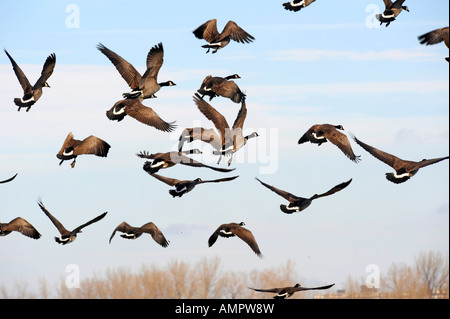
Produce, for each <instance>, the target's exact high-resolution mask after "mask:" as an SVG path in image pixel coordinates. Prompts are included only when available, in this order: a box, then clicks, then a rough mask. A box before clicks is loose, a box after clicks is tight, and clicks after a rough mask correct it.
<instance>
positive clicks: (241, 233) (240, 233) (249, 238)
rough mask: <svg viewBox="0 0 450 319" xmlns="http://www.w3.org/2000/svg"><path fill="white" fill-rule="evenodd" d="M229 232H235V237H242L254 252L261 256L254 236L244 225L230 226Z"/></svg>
mask: <svg viewBox="0 0 450 319" xmlns="http://www.w3.org/2000/svg"><path fill="white" fill-rule="evenodd" d="M231 232H232V233H233V234H235V235H236V236H237V237H239V238H240V239H242V240H243V241H244V242H246V243H247V245H249V246H250V248H251V249H252V250H253V251H254V252H255V254H256V255H258V257H262V254H261V251H260V250H259V247H258V243H257V242H256V239H255V237H254V236H253V234H252V232H251V231H249V230H248V229H247V228H244V227H237V228H232V229H231Z"/></svg>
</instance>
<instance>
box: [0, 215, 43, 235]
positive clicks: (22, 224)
mask: <svg viewBox="0 0 450 319" xmlns="http://www.w3.org/2000/svg"><path fill="white" fill-rule="evenodd" d="M13 231H17V232H19V233H21V234H22V235H25V236H27V237H30V238H33V239H39V238H41V234H40V233H39V232H38V231H37V230H36V228H34V226H33V225H31V224H30V223H29V222H28V221H27V220H25V219H24V218H22V217H17V218H14V219H13V220H11V221H10V222H9V223H0V236H7V235H9V234H10V233H11V232H13Z"/></svg>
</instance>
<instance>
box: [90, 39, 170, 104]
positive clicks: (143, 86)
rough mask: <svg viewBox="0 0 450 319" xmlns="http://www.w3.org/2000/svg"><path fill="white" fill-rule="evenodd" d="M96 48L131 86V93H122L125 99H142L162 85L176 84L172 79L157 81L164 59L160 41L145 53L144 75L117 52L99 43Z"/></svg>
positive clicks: (149, 95)
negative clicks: (145, 67) (145, 66)
mask: <svg viewBox="0 0 450 319" xmlns="http://www.w3.org/2000/svg"><path fill="white" fill-rule="evenodd" d="M97 49H98V50H100V52H102V53H103V54H104V55H106V57H107V58H108V59H109V60H110V61H111V62H112V64H114V66H115V67H116V69H117V71H119V73H120V75H121V76H122V78H123V79H124V80H125V81H126V82H127V83H128V85H129V86H130V88H131V90H132V91H131V93H124V94H123V97H125V98H127V99H135V98H138V97H142V98H143V99H148V98H154V97H156V96H155V93H156V92H158V91H159V90H160V89H161V87H163V86H174V85H176V84H175V83H174V82H172V81H166V82H161V83H158V82H157V77H158V73H159V70H160V69H161V66H162V64H163V61H164V48H163V45H162V43H159V44H158V45H155V46H154V47H152V48H151V49H150V51H149V52H148V54H147V70H146V71H145V73H144V75H142V76H141V74H140V73H139V72H138V71H136V69H135V68H134V66H133V65H131V64H130V63H129V62H128V61H126V60H125V59H123V58H122V57H121V56H119V55H118V54H117V53H115V52H113V51H111V50H110V49H108V48H107V47H105V46H104V45H103V44H101V43H99V44H98V45H97Z"/></svg>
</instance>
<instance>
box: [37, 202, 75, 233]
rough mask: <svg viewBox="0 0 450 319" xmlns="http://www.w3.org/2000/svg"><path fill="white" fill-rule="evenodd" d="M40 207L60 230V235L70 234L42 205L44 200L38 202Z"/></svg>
mask: <svg viewBox="0 0 450 319" xmlns="http://www.w3.org/2000/svg"><path fill="white" fill-rule="evenodd" d="M38 205H39V207H40V208H41V210H42V211H43V212H44V213H45V215H47V217H48V218H50V220H51V221H52V223H53V225H55V227H56V228H57V229H58V231H59V233H60V234H61V235H65V234H67V233H69V231H68V230H67V229H65V228H64V226H63V225H62V224H61V223H60V222H59V220H57V219H56V218H55V217H54V216H53V215H52V214H51V213H50V212H49V211H48V210H47V208H45V206H44V204H43V203H42V200H40V199H39V200H38Z"/></svg>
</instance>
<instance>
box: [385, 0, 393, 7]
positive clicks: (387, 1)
mask: <svg viewBox="0 0 450 319" xmlns="http://www.w3.org/2000/svg"><path fill="white" fill-rule="evenodd" d="M383 2H384V6H385V7H386V9H389V8H390V7H391V6H392V4H393V3H392V1H391V0H383Z"/></svg>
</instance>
